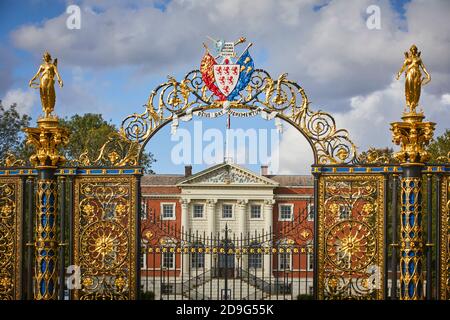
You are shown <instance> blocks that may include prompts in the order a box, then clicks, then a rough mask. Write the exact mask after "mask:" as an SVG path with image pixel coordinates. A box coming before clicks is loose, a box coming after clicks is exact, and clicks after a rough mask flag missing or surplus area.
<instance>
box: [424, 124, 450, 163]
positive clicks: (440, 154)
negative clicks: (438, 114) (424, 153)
mask: <svg viewBox="0 0 450 320" xmlns="http://www.w3.org/2000/svg"><path fill="white" fill-rule="evenodd" d="M427 150H428V152H429V153H430V155H431V159H430V161H429V162H440V159H444V158H447V161H446V162H448V161H449V158H450V130H449V129H447V130H445V132H444V133H443V134H442V135H440V136H438V137H437V138H436V139H433V140H432V141H431V142H430V144H429V145H428V147H427ZM438 158H440V159H438Z"/></svg>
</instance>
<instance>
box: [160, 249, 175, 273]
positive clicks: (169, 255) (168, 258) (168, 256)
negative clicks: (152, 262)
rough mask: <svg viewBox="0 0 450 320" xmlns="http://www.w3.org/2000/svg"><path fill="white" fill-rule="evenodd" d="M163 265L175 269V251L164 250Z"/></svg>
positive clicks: (165, 267)
mask: <svg viewBox="0 0 450 320" xmlns="http://www.w3.org/2000/svg"><path fill="white" fill-rule="evenodd" d="M162 267H163V268H164V269H169V270H170V269H175V253H174V252H163V254H162Z"/></svg>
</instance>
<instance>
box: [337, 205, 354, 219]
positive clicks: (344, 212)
mask: <svg viewBox="0 0 450 320" xmlns="http://www.w3.org/2000/svg"><path fill="white" fill-rule="evenodd" d="M350 216H351V208H350V206H347V205H340V206H339V219H340V220H346V219H350Z"/></svg>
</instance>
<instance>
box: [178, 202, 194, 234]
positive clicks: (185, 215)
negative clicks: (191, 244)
mask: <svg viewBox="0 0 450 320" xmlns="http://www.w3.org/2000/svg"><path fill="white" fill-rule="evenodd" d="M189 202H191V200H190V199H181V200H180V203H181V228H182V229H184V232H189V228H190V225H189V220H190V219H189Z"/></svg>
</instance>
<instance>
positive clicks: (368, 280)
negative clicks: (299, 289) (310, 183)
mask: <svg viewBox="0 0 450 320" xmlns="http://www.w3.org/2000/svg"><path fill="white" fill-rule="evenodd" d="M318 208H319V217H318V223H319V235H318V236H319V252H318V264H319V265H318V272H319V288H318V290H319V292H318V296H319V299H382V297H383V291H384V288H383V285H382V277H383V268H384V266H383V259H384V258H383V246H384V243H383V223H384V218H383V177H382V176H374V175H364V176H346V175H342V176H328V175H326V176H321V177H320V183H319V206H318ZM376 270H378V272H377V273H376V276H379V278H378V279H376V277H375V276H374V273H373V272H376ZM374 282H377V283H378V284H379V285H378V286H377V285H376V283H374Z"/></svg>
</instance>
